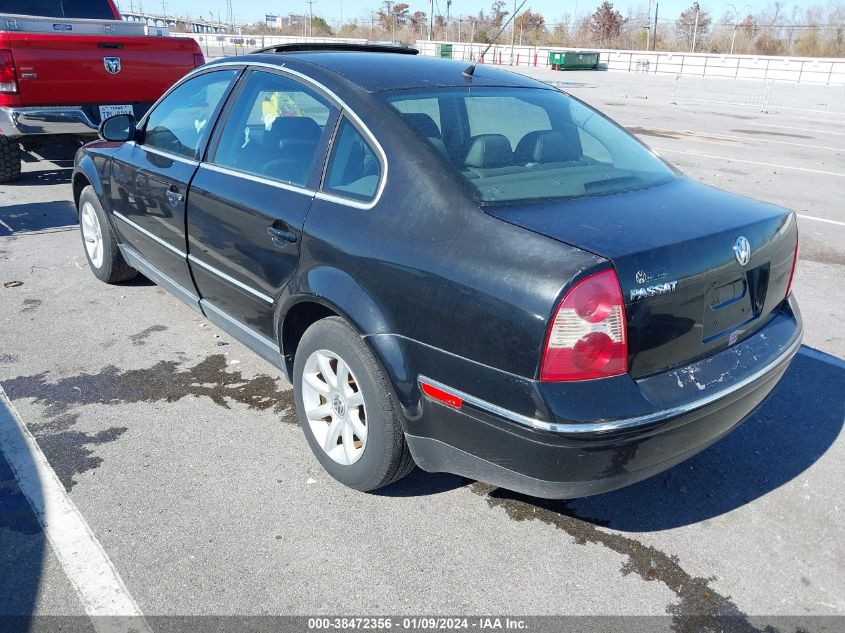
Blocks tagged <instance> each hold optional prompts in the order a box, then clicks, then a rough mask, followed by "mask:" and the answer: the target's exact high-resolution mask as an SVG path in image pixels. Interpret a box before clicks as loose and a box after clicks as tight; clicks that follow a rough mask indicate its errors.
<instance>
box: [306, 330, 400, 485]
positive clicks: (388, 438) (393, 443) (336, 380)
mask: <svg viewBox="0 0 845 633" xmlns="http://www.w3.org/2000/svg"><path fill="white" fill-rule="evenodd" d="M293 383H294V392H295V393H294V395H295V400H296V412H297V415H298V416H299V423H300V424H301V425H302V428H303V430H304V431H305V438H306V439H307V440H308V444H309V445H310V446H311V450H312V451H313V452H314V455H315V456H316V457H317V460H318V461H319V462H320V464H321V465H322V466H323V468H325V469H326V471H327V472H328V473H329V474H330V475H331V476H332V477H334V478H335V479H337V480H338V481H339V482H341V483H342V484H345V485H347V486H349V487H350V488H354V489H356V490H362V491H370V490H375V489H376V488H381V487H382V486H386V485H387V484H389V483H392V482H394V481H397V480H399V479H401V478H402V477H404V476H405V475H407V474H408V473H409V472H411V471H412V470H413V469H414V460H413V458H412V457H411V453H410V451H409V450H408V445H407V443H406V442H405V434H404V433H403V432H402V427H401V425H400V423H399V416H400V415H401V413H400V408H399V404H398V402H397V401H396V398H395V396H394V395H393V387H392V386H391V384H390V381H389V380H388V378H387V375H386V374H385V372H384V370H383V369H382V367H381V365H380V364H379V362H378V360H377V359H376V358H375V356H374V355H373V353H372V352H371V351H370V349H369V348H368V347H367V345H366V343H364V341H363V340H362V339H361V337H360V336H358V334H357V332H355V330H353V329H352V327H350V325H349V324H348V323H347V322H346V321H344V320H343V319H341V318H340V317H330V318H326V319H322V320H320V321H317V322H316V323H315V324H314V325H312V326H311V327H309V328H308V329H307V330H306V331H305V334H304V335H303V336H302V340H301V341H300V343H299V346H298V348H297V351H296V358H295V359H294V364H293Z"/></svg>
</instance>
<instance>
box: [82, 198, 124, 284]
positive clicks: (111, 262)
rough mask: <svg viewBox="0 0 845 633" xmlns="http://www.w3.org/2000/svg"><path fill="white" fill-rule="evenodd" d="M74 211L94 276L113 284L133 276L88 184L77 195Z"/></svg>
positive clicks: (86, 256) (103, 212)
mask: <svg viewBox="0 0 845 633" xmlns="http://www.w3.org/2000/svg"><path fill="white" fill-rule="evenodd" d="M78 213H79V233H80V235H81V236H82V246H83V248H84V249H85V258H86V259H87V260H88V265H89V266H90V267H91V272H93V273H94V276H95V277H96V278H97V279H99V280H100V281H104V282H106V283H107V284H117V283H120V282H121V281H128V280H129V279H132V278H133V277H136V276H137V275H138V271H137V270H135V269H134V268H132V267H131V266H130V265H129V264H127V263H126V260H125V259H123V255H122V254H121V253H120V248H118V246H117V236H116V235H115V234H114V231H113V230H112V228H111V224H109V220H108V218H107V217H106V213H105V211H103V207H102V206H101V205H100V200H99V199H98V198H97V192H95V191H94V187H92V186H91V185H88V186H87V187H85V189H83V190H82V194H81V195H80V196H79V208H78Z"/></svg>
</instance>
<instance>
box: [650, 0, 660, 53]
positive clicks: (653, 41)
mask: <svg viewBox="0 0 845 633" xmlns="http://www.w3.org/2000/svg"><path fill="white" fill-rule="evenodd" d="M658 9H660V3H659V2H655V3H654V37H652V38H651V50H653V51H656V50H657V10H658Z"/></svg>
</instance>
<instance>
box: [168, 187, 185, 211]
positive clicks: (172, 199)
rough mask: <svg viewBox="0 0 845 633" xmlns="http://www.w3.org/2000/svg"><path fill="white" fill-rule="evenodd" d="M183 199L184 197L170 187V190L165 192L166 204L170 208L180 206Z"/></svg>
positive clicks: (174, 188)
mask: <svg viewBox="0 0 845 633" xmlns="http://www.w3.org/2000/svg"><path fill="white" fill-rule="evenodd" d="M184 199H185V196H183V195H182V194H181V193H179V191H178V190H177V189H176V187H170V189H168V190H167V203H168V204H169V205H170V206H171V207H178V206H179V205H180V204H182V201H183V200H184Z"/></svg>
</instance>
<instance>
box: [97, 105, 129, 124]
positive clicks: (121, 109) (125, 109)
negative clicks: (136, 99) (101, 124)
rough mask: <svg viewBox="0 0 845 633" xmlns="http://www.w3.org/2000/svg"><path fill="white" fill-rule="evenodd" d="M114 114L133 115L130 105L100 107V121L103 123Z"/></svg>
mask: <svg viewBox="0 0 845 633" xmlns="http://www.w3.org/2000/svg"><path fill="white" fill-rule="evenodd" d="M116 114H135V111H134V110H133V109H132V106H131V105H104V106H100V121H105V120H106V119H108V118H109V117H113V116H114V115H116Z"/></svg>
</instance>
